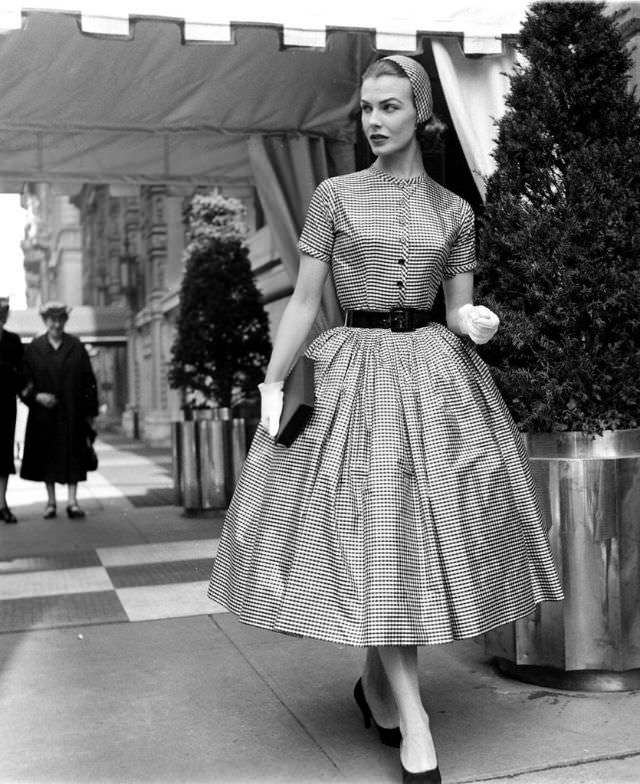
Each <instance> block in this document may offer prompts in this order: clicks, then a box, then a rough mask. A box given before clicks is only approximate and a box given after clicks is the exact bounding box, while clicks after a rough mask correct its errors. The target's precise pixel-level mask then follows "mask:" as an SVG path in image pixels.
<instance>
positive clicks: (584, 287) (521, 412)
mask: <svg viewBox="0 0 640 784" xmlns="http://www.w3.org/2000/svg"><path fill="white" fill-rule="evenodd" d="M603 8H604V6H603V4H595V3H538V4H536V5H534V6H532V8H531V10H530V11H529V12H528V14H527V18H526V21H525V22H524V24H523V27H522V30H521V35H520V43H519V47H520V50H521V53H522V55H523V57H524V60H523V62H522V64H521V65H520V66H517V67H516V69H515V72H514V74H513V76H512V77H511V91H510V94H509V96H508V98H507V111H506V113H505V115H504V117H503V118H502V119H501V120H500V122H499V123H498V135H497V147H496V151H495V158H496V162H497V168H496V171H495V173H494V174H493V175H492V176H491V177H490V179H489V181H488V189H487V205H486V210H485V212H484V215H483V216H482V218H481V221H480V232H479V257H480V268H479V272H478V281H477V283H478V286H477V291H478V298H479V299H481V300H482V301H483V302H485V303H486V304H487V305H488V306H489V307H491V308H493V309H495V310H496V312H497V313H498V314H499V315H500V317H501V320H502V326H501V329H500V331H499V332H498V335H497V336H496V337H495V338H494V340H493V341H491V342H490V343H489V344H488V345H487V346H486V347H485V348H484V349H483V352H482V353H483V356H484V358H485V359H486V361H487V362H488V363H489V365H490V366H491V367H492V371H493V372H494V375H495V378H496V381H497V383H498V386H499V387H500V389H501V392H502V394H503V396H504V398H505V400H506V402H507V405H508V406H509V408H510V409H511V412H512V414H513V416H514V418H515V420H516V422H517V423H518V426H519V427H520V428H521V429H522V430H528V431H554V430H576V431H584V432H586V433H601V432H602V431H603V430H604V429H619V428H630V427H637V426H638V420H639V416H640V415H639V408H638V407H639V405H640V114H639V107H638V102H637V100H636V98H635V95H634V94H633V93H632V92H630V91H629V90H628V78H629V77H628V72H629V68H630V65H631V58H630V55H629V54H628V53H627V51H626V50H625V49H624V46H623V43H622V41H621V37H620V33H619V30H618V28H617V25H616V22H615V18H611V17H607V16H605V15H604V14H603V13H602V11H603Z"/></svg>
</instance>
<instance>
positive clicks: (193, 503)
mask: <svg viewBox="0 0 640 784" xmlns="http://www.w3.org/2000/svg"><path fill="white" fill-rule="evenodd" d="M176 424H177V425H179V426H180V427H179V428H178V438H177V439H176V440H177V443H178V445H179V446H178V448H179V456H178V461H177V462H178V469H179V472H180V473H179V481H178V486H179V488H180V499H181V503H182V505H183V506H184V508H185V509H199V508H200V482H199V477H198V431H197V427H196V426H197V422H177V423H176Z"/></svg>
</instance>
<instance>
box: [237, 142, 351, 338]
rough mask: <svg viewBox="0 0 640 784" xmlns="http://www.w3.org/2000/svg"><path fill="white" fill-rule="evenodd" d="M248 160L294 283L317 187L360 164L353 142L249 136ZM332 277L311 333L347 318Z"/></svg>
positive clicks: (284, 263)
mask: <svg viewBox="0 0 640 784" xmlns="http://www.w3.org/2000/svg"><path fill="white" fill-rule="evenodd" d="M248 145H249V160H250V163H251V169H252V172H253V177H254V180H255V184H256V188H257V191H258V196H259V198H260V202H261V204H262V208H263V210H264V215H265V218H266V221H267V223H268V224H269V227H270V229H271V232H272V234H273V238H274V242H275V244H276V247H277V248H278V251H279V254H280V258H281V260H282V265H283V267H284V269H285V271H286V273H287V276H288V278H289V280H290V281H291V284H292V285H294V284H295V282H296V278H297V275H298V264H299V253H298V250H297V247H296V244H297V241H298V236H299V234H300V231H301V230H302V225H303V223H304V218H305V215H306V211H307V207H308V205H309V201H310V200H311V196H312V194H313V191H314V189H315V187H316V186H317V185H318V183H320V182H321V181H322V180H324V179H326V178H327V177H333V176H335V175H338V174H347V173H349V172H352V171H353V170H354V168H355V159H354V150H353V144H352V143H349V142H338V141H331V140H327V139H322V138H317V137H309V136H303V135H298V136H284V135H259V134H255V135H252V136H250V137H249V141H248ZM342 320H343V318H342V313H341V311H340V307H339V305H338V300H337V298H336V294H335V289H334V286H333V280H332V278H331V276H329V278H328V279H327V282H326V284H325V289H324V293H323V297H322V306H321V309H320V313H319V314H318V318H317V320H316V324H315V327H314V329H313V331H312V336H313V335H316V334H318V333H319V332H320V331H322V330H325V329H330V328H331V327H335V326H337V325H338V324H340V323H341V322H342Z"/></svg>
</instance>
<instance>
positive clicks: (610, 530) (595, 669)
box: [485, 429, 640, 691]
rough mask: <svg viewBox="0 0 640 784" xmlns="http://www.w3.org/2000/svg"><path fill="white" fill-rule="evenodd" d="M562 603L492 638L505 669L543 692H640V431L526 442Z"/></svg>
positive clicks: (529, 437)
mask: <svg viewBox="0 0 640 784" xmlns="http://www.w3.org/2000/svg"><path fill="white" fill-rule="evenodd" d="M524 440H525V444H526V446H527V451H528V453H529V458H530V461H531V467H532V471H533V476H534V479H535V482H536V486H537V489H538V493H539V498H540V503H541V506H542V510H543V513H544V515H545V519H546V524H547V527H548V530H549V539H550V542H551V547H552V549H553V553H554V557H555V561H556V564H557V566H558V569H559V571H560V576H561V579H562V583H563V586H564V591H565V597H566V598H565V600H564V602H546V603H543V604H541V605H538V608H537V609H536V611H535V612H533V613H532V614H531V615H529V616H527V617H526V618H523V619H521V620H519V621H516V622H515V623H511V624H507V625H506V626H502V627H500V628H499V629H495V630H493V631H491V632H489V633H488V634H487V635H485V643H486V651H487V653H488V654H490V655H492V656H494V657H496V660H497V665H498V667H499V669H500V670H501V671H502V672H503V673H505V674H507V675H509V676H512V677H515V678H518V679H520V680H523V681H528V682H530V683H536V684H539V685H542V686H551V687H553V688H559V689H571V690H581V691H626V690H632V689H638V688H640V430H638V429H636V430H617V431H610V432H607V433H605V434H604V435H602V436H596V437H595V438H592V437H589V436H584V435H583V434H582V433H573V432H571V433H535V434H530V433H528V434H525V437H524Z"/></svg>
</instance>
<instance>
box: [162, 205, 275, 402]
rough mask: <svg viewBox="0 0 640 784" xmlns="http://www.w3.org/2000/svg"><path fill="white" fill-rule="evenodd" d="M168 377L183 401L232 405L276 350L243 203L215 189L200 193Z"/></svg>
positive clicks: (193, 209) (190, 217) (191, 218)
mask: <svg viewBox="0 0 640 784" xmlns="http://www.w3.org/2000/svg"><path fill="white" fill-rule="evenodd" d="M186 217H187V221H188V240H189V241H188V244H187V246H186V248H185V252H184V259H185V271H184V277H183V280H182V287H181V290H180V311H179V316H178V323H177V333H176V337H175V341H174V344H173V347H172V359H171V367H170V370H169V383H170V384H171V386H172V387H173V388H174V389H182V390H184V393H185V398H186V404H187V405H188V406H190V407H195V408H203V407H214V406H231V405H233V404H235V403H238V402H240V401H241V400H243V399H244V398H245V397H251V396H253V395H255V390H256V385H257V384H258V383H259V382H260V381H261V380H262V378H263V375H264V369H265V366H266V364H267V361H268V357H269V353H270V350H271V343H270V339H269V323H268V320H267V315H266V313H265V310H264V307H263V306H262V303H261V301H260V294H259V292H258V290H257V288H256V285H255V283H254V279H253V274H252V271H251V265H250V263H249V257H248V251H247V248H246V246H245V245H244V242H243V241H244V237H245V234H246V226H245V224H244V207H243V205H242V203H241V202H240V201H238V200H237V199H232V198H226V197H224V196H222V195H220V194H217V193H211V194H206V195H203V194H196V195H195V196H194V197H193V199H192V200H191V203H190V206H189V209H188V211H187V216H186Z"/></svg>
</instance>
